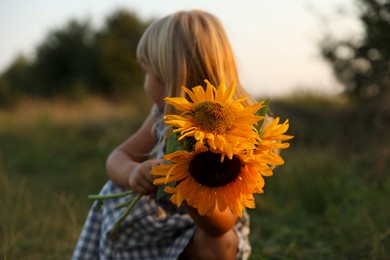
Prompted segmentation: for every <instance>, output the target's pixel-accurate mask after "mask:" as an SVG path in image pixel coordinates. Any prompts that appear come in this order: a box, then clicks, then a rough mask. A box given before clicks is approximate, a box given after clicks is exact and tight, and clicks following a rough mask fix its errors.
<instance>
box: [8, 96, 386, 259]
mask: <svg viewBox="0 0 390 260" xmlns="http://www.w3.org/2000/svg"><path fill="white" fill-rule="evenodd" d="M132 104H133V105H132ZM140 104H143V102H141V101H139V102H138V103H136V104H135V103H130V102H129V104H123V103H122V104H120V105H118V104H116V105H115V104H112V103H109V102H107V101H104V100H101V99H99V98H88V99H86V100H82V101H79V102H77V103H73V104H72V103H67V102H65V101H60V100H59V101H56V102H33V101H28V100H25V101H24V102H22V103H21V105H19V106H18V107H16V108H15V109H14V110H12V111H2V110H0V259H25V258H28V259H69V257H70V256H71V253H72V250H73V247H74V245H75V242H76V240H77V238H78V236H79V232H80V230H81V227H82V225H83V222H84V220H85V217H86V214H87V212H88V210H89V207H90V205H91V202H90V201H88V199H87V195H88V194H91V193H96V192H98V191H99V190H100V188H101V186H102V184H103V183H104V182H105V181H106V175H105V167H104V164H105V159H106V157H107V155H108V153H109V152H110V151H111V150H112V149H113V148H114V147H115V146H116V145H117V144H119V143H120V142H122V141H123V140H124V139H125V138H126V137H127V136H129V134H131V133H132V132H133V131H134V129H135V128H136V127H137V126H139V124H140V123H141V121H142V119H143V117H144V116H145V115H146V114H147V113H148V105H140ZM271 109H272V111H273V113H274V114H275V115H276V116H280V117H281V118H282V120H284V119H286V118H289V119H290V131H289V133H291V134H293V135H295V138H294V139H293V141H292V142H291V143H292V144H291V148H289V149H287V150H286V151H283V153H282V155H283V157H284V158H285V161H286V164H285V165H284V166H282V167H279V168H277V169H276V170H275V174H274V176H272V177H268V178H267V179H266V187H265V194H263V195H257V196H256V200H257V201H256V205H257V208H256V209H254V210H250V211H249V213H250V215H251V241H252V247H253V254H252V259H390V211H389V206H388V205H389V203H388V200H389V198H390V178H389V173H390V165H389V157H390V142H389V137H388V136H387V135H388V132H389V124H388V122H387V121H383V120H382V121H381V120H380V118H379V119H378V120H379V121H378V120H376V118H374V117H373V116H372V114H370V111H369V110H363V112H362V111H361V110H359V108H356V107H354V106H353V105H351V104H349V103H348V102H346V101H344V100H342V99H341V98H324V97H322V98H320V97H317V96H313V95H301V96H298V95H297V96H293V97H289V98H285V99H280V100H271ZM372 118H374V119H375V120H371V119H372ZM371 121H375V122H374V123H372V124H371ZM378 122H379V123H378Z"/></svg>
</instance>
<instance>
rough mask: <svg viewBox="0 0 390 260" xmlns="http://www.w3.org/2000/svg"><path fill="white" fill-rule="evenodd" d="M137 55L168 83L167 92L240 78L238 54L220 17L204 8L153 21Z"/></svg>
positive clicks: (141, 41) (163, 81) (175, 92)
mask: <svg viewBox="0 0 390 260" xmlns="http://www.w3.org/2000/svg"><path fill="white" fill-rule="evenodd" d="M137 59H138V61H139V62H140V63H141V64H142V65H143V66H146V67H148V68H149V69H150V70H151V71H152V72H153V73H154V74H155V75H156V76H157V77H158V78H159V79H160V80H161V82H162V83H163V85H164V86H165V95H166V96H183V95H184V93H183V92H182V90H181V88H180V87H181V86H186V87H194V86H197V85H202V86H204V85H205V83H204V80H205V79H208V80H209V81H210V83H211V84H213V85H214V86H218V85H219V84H220V83H221V81H222V80H223V79H224V80H225V82H226V84H227V85H229V84H231V83H232V82H233V81H234V80H236V81H237V91H236V92H237V93H236V94H237V96H243V95H246V94H244V93H240V92H241V91H243V90H242V89H241V87H240V83H239V79H238V73H237V67H236V63H235V58H234V54H233V51H232V48H231V46H230V43H229V40H228V38H227V35H226V33H225V30H224V29H223V27H222V25H221V23H220V21H219V20H218V18H216V17H215V16H214V15H212V14H210V13H207V12H204V11H199V10H195V11H189V12H185V11H183V12H177V13H174V14H172V15H169V16H166V17H164V18H162V19H160V20H157V21H155V22H154V23H152V24H151V25H150V26H149V27H148V29H146V31H145V32H144V34H143V36H142V38H141V40H140V42H139V44H138V49H137Z"/></svg>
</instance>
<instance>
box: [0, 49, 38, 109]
mask: <svg viewBox="0 0 390 260" xmlns="http://www.w3.org/2000/svg"><path fill="white" fill-rule="evenodd" d="M31 81H32V74H31V62H30V61H29V60H28V59H27V58H26V57H25V56H23V55H18V56H17V57H16V58H15V60H14V61H13V62H12V64H11V65H10V66H9V67H8V68H7V69H6V70H5V71H4V72H3V74H2V75H1V77H0V106H4V107H9V106H12V105H14V104H15V103H16V102H17V100H18V99H19V98H20V96H22V94H23V93H26V92H28V91H29V84H30V82H31Z"/></svg>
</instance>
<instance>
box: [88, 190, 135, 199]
mask: <svg viewBox="0 0 390 260" xmlns="http://www.w3.org/2000/svg"><path fill="white" fill-rule="evenodd" d="M132 193H134V191H132V190H128V191H125V192H121V193H114V194H106V195H89V196H88V199H91V200H105V199H112V198H119V197H124V196H126V195H130V194H132Z"/></svg>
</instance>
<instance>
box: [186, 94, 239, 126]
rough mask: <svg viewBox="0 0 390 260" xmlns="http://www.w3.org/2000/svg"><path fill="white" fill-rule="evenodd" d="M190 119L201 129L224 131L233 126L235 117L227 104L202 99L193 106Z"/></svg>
mask: <svg viewBox="0 0 390 260" xmlns="http://www.w3.org/2000/svg"><path fill="white" fill-rule="evenodd" d="M192 119H193V120H194V122H195V123H196V125H197V126H198V127H199V128H200V129H201V130H204V131H208V132H216V133H225V132H226V131H229V130H230V128H231V127H232V126H233V123H234V121H235V119H236V118H235V116H234V113H233V111H232V110H231V109H230V107H229V106H228V105H226V104H224V103H218V102H214V101H203V102H200V103H198V104H197V105H196V106H195V107H194V108H193V110H192Z"/></svg>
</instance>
